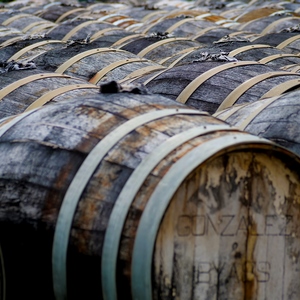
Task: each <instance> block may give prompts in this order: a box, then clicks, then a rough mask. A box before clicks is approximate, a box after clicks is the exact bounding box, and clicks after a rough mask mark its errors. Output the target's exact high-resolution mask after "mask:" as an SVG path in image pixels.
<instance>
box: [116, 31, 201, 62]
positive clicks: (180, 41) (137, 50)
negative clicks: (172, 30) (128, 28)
mask: <svg viewBox="0 0 300 300" xmlns="http://www.w3.org/2000/svg"><path fill="white" fill-rule="evenodd" d="M201 46H202V44H200V43H198V42H197V41H192V40H191V39H188V38H180V37H178V38H177V37H169V36H167V35H166V36H164V35H162V36H161V35H160V34H158V35H154V36H151V35H150V36H147V37H141V38H137V39H136V40H134V41H131V42H129V43H127V44H125V45H123V46H121V47H118V48H119V49H123V50H126V51H129V52H132V53H134V54H136V55H138V56H139V57H143V58H146V59H149V60H152V61H154V62H159V61H161V60H162V59H164V58H167V57H170V56H172V55H174V54H176V53H178V52H180V51H182V50H184V49H190V48H192V47H201Z"/></svg>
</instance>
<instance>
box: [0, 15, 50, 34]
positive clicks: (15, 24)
mask: <svg viewBox="0 0 300 300" xmlns="http://www.w3.org/2000/svg"><path fill="white" fill-rule="evenodd" d="M17 15H19V16H20V17H19V18H17V19H15V20H13V21H12V22H9V24H7V26H8V27H10V28H16V29H19V30H23V29H24V28H26V27H27V26H28V25H30V24H32V23H35V22H45V23H46V22H47V23H49V26H51V25H54V23H52V22H49V21H46V20H44V19H43V18H40V17H37V16H34V15H30V14H25V13H22V12H17V13H5V12H2V13H0V22H1V23H3V22H5V21H6V22H8V21H9V18H11V17H14V16H17ZM22 15H27V16H26V17H23V16H22Z"/></svg>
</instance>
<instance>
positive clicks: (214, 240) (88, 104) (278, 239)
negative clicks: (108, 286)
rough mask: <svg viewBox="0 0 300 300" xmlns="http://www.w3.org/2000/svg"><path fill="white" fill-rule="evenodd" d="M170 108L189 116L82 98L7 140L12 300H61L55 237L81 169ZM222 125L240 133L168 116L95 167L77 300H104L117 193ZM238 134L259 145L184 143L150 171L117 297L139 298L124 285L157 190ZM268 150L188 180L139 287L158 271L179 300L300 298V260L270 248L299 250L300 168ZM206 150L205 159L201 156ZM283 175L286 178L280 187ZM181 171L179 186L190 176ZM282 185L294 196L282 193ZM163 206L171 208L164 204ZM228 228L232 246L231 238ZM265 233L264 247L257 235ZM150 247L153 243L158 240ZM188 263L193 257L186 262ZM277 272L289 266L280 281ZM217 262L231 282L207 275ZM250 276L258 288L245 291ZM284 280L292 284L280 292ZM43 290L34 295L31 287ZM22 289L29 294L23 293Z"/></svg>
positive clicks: (157, 289) (222, 162)
mask: <svg viewBox="0 0 300 300" xmlns="http://www.w3.org/2000/svg"><path fill="white" fill-rule="evenodd" d="M165 108H173V109H175V110H176V109H177V110H178V112H179V114H180V109H182V108H184V106H183V105H180V104H177V103H174V102H173V101H171V100H168V99H165V98H162V97H160V96H158V95H149V96H147V95H146V96H141V95H133V94H105V95H98V96H97V97H93V98H92V99H91V98H84V99H83V98H82V97H80V98H77V99H73V101H62V102H60V103H57V104H53V105H49V106H48V107H44V108H43V109H40V110H38V111H36V112H34V113H32V114H31V115H29V116H27V117H26V118H24V119H23V120H22V121H20V122H19V123H17V124H16V125H15V126H13V127H12V128H11V129H9V131H8V132H7V133H6V134H4V135H3V136H2V137H1V139H0V150H1V151H0V157H1V159H0V162H1V163H0V189H1V193H0V209H1V214H0V230H1V235H0V242H1V245H2V250H3V254H4V259H5V261H6V262H7V265H6V267H7V268H8V271H7V278H6V279H7V284H8V286H7V294H8V297H10V298H11V299H16V298H19V297H20V295H22V296H23V297H25V295H27V294H28V293H30V298H31V299H40V291H43V293H44V294H45V296H44V299H53V291H52V280H51V245H52V240H53V233H54V230H55V223H56V220H57V216H58V212H59V209H60V206H61V203H62V201H63V198H64V195H65V193H66V190H67V188H68V187H69V185H70V183H71V181H72V179H73V178H74V176H75V174H76V172H77V170H78V168H79V166H80V165H81V164H82V163H83V161H84V159H85V158H86V157H87V155H88V153H90V151H91V150H92V149H93V148H94V147H95V145H96V144H97V143H98V142H99V141H100V140H102V139H103V138H104V137H105V136H107V135H108V134H109V133H110V132H112V131H113V130H114V129H116V128H118V127H119V126H121V124H124V122H126V121H127V120H130V119H133V118H134V117H136V116H139V115H142V114H144V113H147V112H150V111H157V110H160V109H165ZM221 124H223V125H224V126H225V127H226V128H228V130H229V127H228V126H227V125H225V124H224V123H223V122H221V121H219V120H217V119H215V118H213V117H211V116H208V115H206V116H200V115H197V114H196V111H195V114H191V115H189V116H184V115H179V116H173V117H165V118H162V119H159V120H156V121H153V122H151V123H149V124H147V125H144V126H141V127H139V128H138V129H137V130H134V131H132V132H131V133H129V134H128V135H126V136H125V137H124V139H122V140H121V141H120V142H119V143H117V144H116V145H115V146H114V147H113V148H112V149H111V150H110V151H109V153H108V154H107V155H106V156H105V158H104V159H103V160H102V161H101V163H100V164H99V166H97V167H96V166H95V167H96V171H95V173H94V174H93V176H92V178H91V179H90V181H89V183H88V186H87V187H86V189H85V191H84V193H83V195H82V197H81V200H80V203H79V205H78V207H77V210H76V213H75V216H74V221H73V224H72V231H71V235H70V243H69V250H68V267H67V276H68V299H78V298H83V297H84V298H88V299H101V298H102V295H101V286H100V282H101V278H100V266H101V264H100V259H101V250H102V246H103V239H104V234H105V231H106V227H107V224H108V221H109V218H110V215H111V212H112V209H113V207H114V204H115V203H116V201H117V198H118V195H119V194H120V192H121V190H122V189H123V188H124V185H125V183H126V181H127V180H129V178H130V176H131V174H132V173H133V172H134V170H135V169H136V168H137V167H138V166H139V165H140V164H141V162H142V161H143V160H144V159H145V158H146V157H147V155H149V154H150V153H152V152H154V153H155V149H156V148H157V147H158V146H159V145H161V144H162V143H163V142H165V141H167V140H169V139H170V138H171V137H173V136H175V135H177V134H179V133H184V132H185V131H187V130H190V129H194V128H195V127H199V128H200V127H201V128H202V127H203V126H204V127H205V126H216V125H221ZM230 136H231V137H234V136H235V137H236V138H237V139H238V138H239V137H241V136H243V137H245V138H246V139H247V138H249V137H250V136H249V135H248V134H246V133H238V132H236V131H235V130H234V129H230V131H227V132H226V131H216V132H213V133H208V134H206V135H205V136H203V137H201V136H199V137H196V138H193V139H192V140H191V141H189V142H186V143H184V144H182V145H180V146H179V147H177V148H176V149H175V150H174V151H172V152H171V153H170V154H169V155H167V156H165V157H164V158H163V159H162V161H161V163H159V165H157V166H156V167H155V169H154V170H149V174H148V175H147V178H146V180H145V181H144V182H143V184H142V186H141V188H140V189H139V192H138V193H137V195H136V196H135V198H134V201H133V203H132V205H131V207H130V210H129V214H128V216H127V219H126V222H125V226H124V228H123V231H122V235H121V237H120V249H119V252H118V257H117V259H118V261H119V263H118V268H117V278H118V280H117V292H118V294H119V295H122V298H123V297H124V298H126V299H129V297H128V296H129V294H128V293H130V290H128V288H129V285H125V283H126V282H129V281H130V275H131V274H130V262H131V258H132V248H133V242H134V239H135V235H136V229H137V228H138V226H139V224H140V222H142V221H143V210H144V208H145V205H146V203H147V202H148V201H149V198H150V196H151V195H152V194H153V191H154V189H155V188H157V186H158V184H159V182H160V181H161V180H162V179H163V178H164V176H166V174H167V173H168V170H170V168H171V167H172V166H173V165H174V162H176V161H180V160H182V159H184V158H185V156H186V155H188V154H189V153H191V151H192V150H194V149H195V148H196V147H197V146H200V147H201V145H202V146H203V145H204V144H210V143H211V142H212V141H216V142H217V141H218V139H220V138H224V139H226V138H227V137H230ZM233 140H234V139H233ZM260 142H261V143H262V144H261V146H260V145H259V144H255V143H253V142H250V141H249V143H248V144H247V145H245V146H243V145H239V146H238V145H237V146H233V147H232V148H228V149H227V150H226V154H224V153H223V152H221V153H220V154H218V155H216V157H211V159H209V160H208V161H207V162H206V163H204V164H201V165H199V166H198V167H197V168H196V169H194V170H191V173H190V174H189V175H188V177H187V178H182V180H183V182H182V184H181V185H180V186H179V189H177V187H175V186H174V187H173V188H172V189H173V192H174V195H173V196H172V197H171V199H170V206H168V208H166V211H163V213H164V217H163V222H162V224H161V225H160V226H159V228H158V231H157V232H156V233H155V235H156V234H157V239H156V242H155V245H154V247H155V255H154V257H153V261H152V263H151V267H150V268H149V269H147V271H146V274H145V273H143V274H139V277H140V280H142V279H143V278H144V276H145V275H147V276H148V277H149V276H150V277H151V269H152V268H153V272H154V273H153V276H154V280H153V282H152V284H153V297H154V299H171V298H172V295H174V294H176V295H177V296H178V297H179V298H180V299H191V295H192V297H198V298H199V299H207V296H206V293H207V292H208V288H209V287H210V286H211V289H210V290H211V297H210V298H211V299H216V298H217V296H216V295H224V293H226V295H230V296H231V297H235V298H236V299H240V296H241V295H243V296H244V297H246V295H247V299H261V297H262V296H263V295H267V296H270V295H271V296H272V295H274V293H275V291H274V286H276V293H280V295H282V294H284V295H289V292H288V291H287V290H286V286H289V291H292V292H293V294H295V295H296V294H298V292H299V285H298V284H297V282H295V281H293V278H294V277H295V276H296V275H297V268H299V266H298V264H299V262H298V260H296V259H294V260H293V257H294V256H293V254H292V253H293V252H292V253H290V252H288V253H287V252H285V251H275V252H272V251H271V250H270V249H272V248H273V247H271V246H272V245H273V244H274V243H277V244H276V245H278V243H280V244H279V245H280V247H281V248H280V249H286V248H285V247H288V249H297V247H298V244H299V233H298V228H299V226H297V225H298V224H297V220H298V219H299V217H298V214H299V207H298V206H299V203H298V202H297V201H296V199H297V198H296V197H299V195H300V186H299V184H298V183H299V174H298V171H297V170H298V168H299V163H300V162H299V161H298V160H297V159H294V158H293V157H292V156H291V155H290V154H289V153H288V152H286V151H283V150H280V149H278V148H276V147H275V146H272V145H268V144H267V143H266V142H263V141H260ZM199 151H200V152H199V153H201V149H200V148H199ZM33 157H34V159H33ZM274 161H275V162H276V163H275V164H274ZM272 166H273V167H272ZM274 166H276V168H275V167H274ZM8 170H9V172H8ZM218 170H219V171H218ZM220 170H222V172H221V171H220ZM241 170H243V171H241ZM267 170H268V171H267ZM277 170H280V173H279V174H280V176H279V178H278V174H277V173H276V172H277ZM181 171H182V170H180V173H181ZM223 171H224V172H223ZM180 173H178V174H177V175H176V177H178V176H179V177H181V176H182V175H180ZM224 174H227V175H226V176H227V177H225V175H224ZM276 178H277V179H276ZM278 182H280V185H281V187H283V189H282V192H280V191H279V189H278V185H277V183H278ZM297 182H298V183H297ZM257 186H259V187H261V188H260V189H257ZM176 190H177V192H176ZM12 191H13V192H12ZM256 191H257V192H256ZM283 191H284V192H283ZM175 192H176V193H175ZM220 195H222V196H220ZM265 199H269V201H265ZM282 199H286V202H282ZM158 200H163V199H156V200H155V201H158ZM262 200H263V201H262ZM152 201H154V199H151V202H152ZM159 202H160V201H158V202H156V203H157V204H158V203H159ZM152 205H153V203H152ZM195 212H196V213H195ZM229 214H230V216H228V215H229ZM141 216H142V219H141ZM290 216H292V217H291V218H290ZM266 218H267V221H265V220H266ZM218 220H219V221H218ZM230 221H232V222H231V224H230V226H229V222H230ZM250 221H251V223H250ZM191 222H192V223H191ZM282 222H283V223H282ZM287 223H288V225H289V226H286V225H285V224H287ZM266 224H267V225H266ZM247 225H249V226H250V225H251V227H249V228H247ZM232 226H233V227H232ZM227 227H228V228H227ZM225 228H226V229H227V230H228V231H227V232H226V234H228V235H229V237H227V236H225V237H223V235H222V234H221V233H223V232H224V231H225ZM203 230H204V231H203ZM201 232H204V234H203V235H201V234H200V233H201ZM232 232H233V233H234V234H232ZM282 232H283V234H282V235H281V234H280V233H282ZM2 233H3V234H2ZM262 233H264V235H263V236H262V237H261V236H257V235H258V234H262ZM11 235H13V236H14V239H11ZM25 237H26V238H25ZM144 238H145V243H146V242H147V239H148V236H147V235H144ZM254 238H255V239H254ZM189 245H193V246H192V247H191V246H189ZM233 245H235V246H233ZM220 247H221V248H220ZM206 249H207V250H206ZM221 249H222V251H221ZM187 253H189V254H191V255H184V254H187ZM275 254H276V255H277V256H276V257H275ZM275 261H276V263H275ZM278 262H282V263H283V262H285V264H284V265H283V266H282V267H280V268H279V269H278V272H274V268H275V269H276V268H277V267H276V266H278ZM256 263H258V265H256ZM211 264H212V265H213V266H215V268H217V269H218V270H219V272H220V270H221V269H222V271H223V273H222V274H219V276H217V277H215V273H213V272H214V269H213V267H211V268H209V269H208V267H210V265H211ZM224 264H226V266H225V267H224ZM234 268H236V269H234ZM270 268H271V269H270ZM16 269H17V270H18V272H17V271H16ZM210 270H211V271H210ZM232 270H233V271H232ZM271 271H272V272H271ZM210 272H211V274H210ZM230 274H232V276H231V275H230ZM42 275H43V276H42ZM235 276H241V279H240V277H239V280H237V278H236V277H235ZM244 276H246V277H244ZM155 277H156V278H155ZM203 277H204V278H203ZM296 277H297V276H296ZM226 278H229V279H228V281H226ZM243 278H247V279H244V281H245V283H244V284H240V282H241V281H242V282H243ZM283 279H284V280H285V285H279V284H277V285H274V282H282V280H283ZM33 282H34V286H37V288H35V289H33V288H31V287H32V286H33ZM17 283H18V284H19V285H18V287H19V288H18V289H16V288H15V286H16V284H17ZM136 283H137V282H135V284H136ZM266 286H267V288H264V287H266ZM237 287H238V290H237ZM272 288H273V290H272ZM145 290H146V288H145ZM250 295H251V296H250Z"/></svg>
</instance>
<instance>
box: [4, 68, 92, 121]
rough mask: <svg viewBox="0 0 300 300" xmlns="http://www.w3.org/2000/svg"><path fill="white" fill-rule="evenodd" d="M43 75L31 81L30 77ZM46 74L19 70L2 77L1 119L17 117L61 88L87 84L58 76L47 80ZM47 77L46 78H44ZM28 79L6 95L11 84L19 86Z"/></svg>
mask: <svg viewBox="0 0 300 300" xmlns="http://www.w3.org/2000/svg"><path fill="white" fill-rule="evenodd" d="M35 74H41V76H40V79H38V80H34V81H29V76H32V75H35ZM47 74H53V73H49V72H48V73H46V72H43V71H41V70H38V69H34V70H19V71H11V72H8V73H5V76H3V74H2V76H1V83H0V85H1V88H2V90H0V97H1V100H0V118H4V117H8V116H11V115H16V114H19V113H21V112H23V111H24V110H25V109H26V108H27V107H28V106H29V105H30V104H32V103H33V102H34V101H35V100H37V99H38V98H39V97H41V96H42V95H44V94H46V93H47V92H49V91H52V90H54V89H57V88H59V87H62V86H65V85H71V84H83V83H86V82H85V81H83V80H80V79H79V78H75V77H73V78H72V77H68V76H66V77H61V76H59V74H57V76H56V77H50V78H47ZM44 77H45V78H44ZM23 78H28V81H29V82H28V83H26V82H24V84H23V85H21V86H20V87H17V86H16V88H14V89H13V90H12V91H11V92H9V93H8V94H6V90H5V88H6V87H7V86H9V85H10V84H15V83H16V84H17V82H18V81H19V80H22V79H23ZM4 93H5V95H4Z"/></svg>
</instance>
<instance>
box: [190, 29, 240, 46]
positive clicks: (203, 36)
mask: <svg viewBox="0 0 300 300" xmlns="http://www.w3.org/2000/svg"><path fill="white" fill-rule="evenodd" d="M233 32H236V31H235V30H233V29H230V28H222V27H219V26H215V25H214V26H211V29H210V30H207V29H204V30H202V31H201V30H200V32H198V33H196V34H195V35H194V36H193V39H195V40H196V41H198V42H199V43H202V44H213V42H216V41H218V40H220V39H221V38H223V37H224V36H226V35H229V34H231V33H233Z"/></svg>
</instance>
